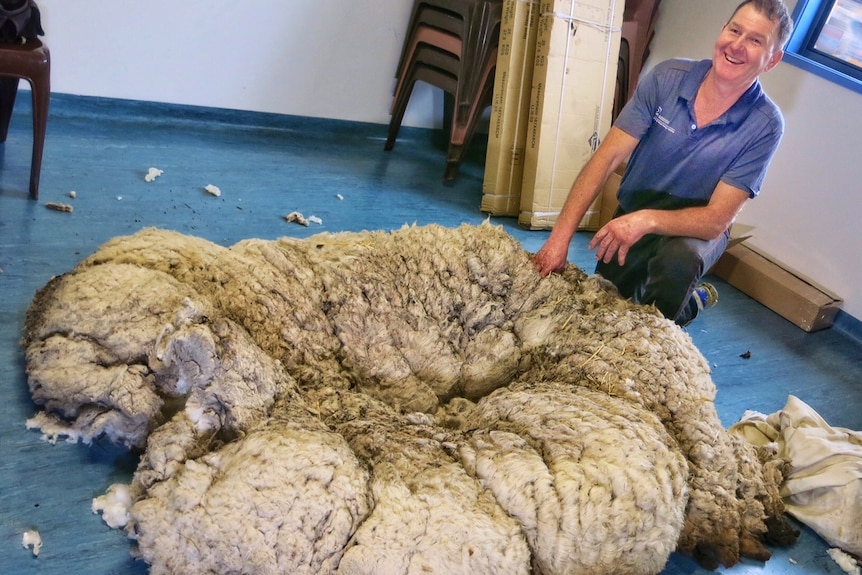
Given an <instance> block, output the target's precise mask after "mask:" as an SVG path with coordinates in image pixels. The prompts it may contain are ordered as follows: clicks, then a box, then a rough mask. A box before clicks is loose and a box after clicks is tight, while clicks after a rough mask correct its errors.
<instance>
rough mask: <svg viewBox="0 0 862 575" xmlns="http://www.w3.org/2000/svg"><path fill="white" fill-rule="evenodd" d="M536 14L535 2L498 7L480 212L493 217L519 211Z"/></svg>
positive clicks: (513, 0) (509, 0)
mask: <svg viewBox="0 0 862 575" xmlns="http://www.w3.org/2000/svg"><path fill="white" fill-rule="evenodd" d="M538 11H539V1H538V0H505V1H504V2H503V15H502V19H501V22H500V41H499V46H498V49H497V70H496V73H495V74H496V75H495V77H494V98H493V102H492V104H491V117H490V123H489V129H488V149H487V152H486V156H485V177H484V180H483V182H482V204H481V206H480V209H481V210H482V211H483V212H488V213H490V214H491V215H494V216H517V215H518V212H519V210H520V208H521V180H522V177H523V174H524V141H525V139H526V135H527V118H528V115H529V111H530V90H531V88H532V78H533V60H534V57H535V53H536V30H537V23H538Z"/></svg>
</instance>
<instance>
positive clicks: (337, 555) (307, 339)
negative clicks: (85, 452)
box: [23, 224, 793, 575]
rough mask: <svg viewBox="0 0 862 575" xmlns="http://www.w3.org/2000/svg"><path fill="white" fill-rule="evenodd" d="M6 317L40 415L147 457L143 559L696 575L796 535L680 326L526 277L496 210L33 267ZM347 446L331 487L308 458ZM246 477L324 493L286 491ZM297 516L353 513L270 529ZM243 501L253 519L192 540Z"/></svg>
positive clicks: (771, 474)
mask: <svg viewBox="0 0 862 575" xmlns="http://www.w3.org/2000/svg"><path fill="white" fill-rule="evenodd" d="M25 327H26V329H25V337H24V340H23V345H24V347H25V353H26V358H27V370H28V375H29V382H30V387H31V392H32V394H33V397H34V399H35V400H36V401H37V402H39V403H40V404H42V405H44V406H45V410H46V412H48V413H49V414H50V415H51V416H52V417H54V418H55V419H56V420H57V421H58V422H59V423H61V424H62V423H65V424H66V425H68V426H69V429H70V430H72V429H74V430H76V431H77V432H78V433H81V434H83V435H84V436H85V437H86V436H88V435H89V436H95V435H99V434H105V435H108V436H109V437H111V438H112V439H113V440H115V441H118V442H123V443H126V444H128V445H136V446H143V445H144V444H146V450H145V453H144V455H143V457H142V459H141V463H140V466H139V469H138V471H137V473H136V475H135V478H134V481H133V483H132V486H131V493H132V494H133V497H134V498H135V505H134V507H133V509H132V511H131V522H130V525H129V526H128V529H130V531H131V532H133V533H135V534H136V535H137V537H138V538H139V539H138V545H139V546H140V548H141V553H142V555H143V556H144V557H145V559H146V560H147V561H148V562H149V563H151V564H152V565H153V568H154V570H156V569H157V568H158V569H159V570H161V571H158V572H182V571H184V570H186V571H189V570H191V571H195V570H200V569H199V567H200V566H201V565H206V566H207V567H206V568H207V569H209V570H211V571H212V572H230V566H231V565H235V564H236V563H235V561H237V560H238V559H237V557H239V556H240V555H241V556H242V557H247V558H254V561H255V562H256V563H255V565H258V564H259V565H260V566H261V567H260V568H259V570H258V572H261V573H265V572H268V571H267V569H271V568H276V569H281V568H282V566H284V565H287V564H288V563H289V564H290V565H291V566H292V568H295V569H296V570H295V571H293V572H301V571H300V570H301V569H311V568H312V567H311V566H314V567H315V568H317V569H320V572H321V573H326V572H329V573H335V572H344V573H346V572H351V573H354V572H360V573H361V572H377V573H380V572H385V573H413V572H425V571H424V570H425V568H426V567H428V568H430V567H433V566H435V565H436V566H438V568H439V565H442V564H443V563H441V561H443V560H444V556H445V557H446V558H448V559H447V560H448V561H449V562H448V563H446V564H445V565H446V569H445V571H446V572H448V573H458V572H465V573H466V572H471V573H501V572H507V573H519V572H525V569H527V565H528V564H529V563H531V565H532V568H533V570H534V573H544V574H548V575H550V574H556V573H573V574H574V573H620V574H627V573H645V574H646V573H654V572H657V571H658V570H660V568H661V566H662V565H663V564H664V562H665V561H666V560H667V556H668V554H669V553H670V551H671V550H672V549H674V548H675V547H676V548H677V549H678V550H679V551H682V552H684V553H688V554H692V555H693V556H694V557H695V558H697V559H698V560H699V561H700V562H701V563H702V564H704V565H706V566H708V567H715V566H717V565H718V564H719V563H723V564H725V565H728V566H729V565H732V564H734V563H736V562H737V561H738V559H739V557H740V554H743V555H746V556H751V557H756V558H758V559H765V558H767V557H768V552H767V551H766V549H765V548H764V547H763V544H762V541H763V540H764V538H767V537H769V538H771V540H772V541H773V542H776V543H790V542H792V539H793V534H792V532H791V531H790V530H789V529H787V527H786V524H785V523H784V520H783V507H782V504H781V501H780V498H779V497H778V496H777V493H778V491H777V486H778V485H779V484H780V482H781V466H780V463H781V462H776V461H775V460H774V458H773V456H772V455H771V454H769V453H767V452H763V451H761V452H758V451H755V450H754V448H752V447H750V446H748V445H746V444H744V443H742V442H734V441H733V440H732V439H731V438H730V437H729V435H728V434H727V433H726V431H725V430H724V429H723V428H722V426H721V423H720V420H719V419H718V416H717V414H716V412H715V406H714V404H713V399H714V396H715V387H714V385H713V384H712V381H711V378H710V375H709V367H708V365H707V364H706V362H705V360H704V359H703V357H702V356H701V354H700V353H699V352H698V351H697V349H696V348H695V347H694V345H693V344H692V342H691V340H690V338H689V337H688V336H687V335H686V334H685V332H683V331H682V330H680V329H679V328H677V327H676V326H675V325H673V324H672V323H671V322H669V321H667V320H665V319H664V318H662V317H661V316H660V315H659V314H658V312H657V311H655V310H654V309H651V308H647V307H640V306H634V305H632V304H630V303H628V302H626V301H623V300H622V299H620V298H619V297H618V296H617V295H616V293H615V291H614V290H613V289H612V288H610V287H609V286H608V284H606V282H604V281H603V280H601V279H600V278H597V277H588V276H587V275H586V274H584V273H583V272H581V271H580V270H578V269H576V268H574V267H572V268H570V269H569V270H567V271H566V273H565V274H562V275H552V276H550V277H548V278H541V277H540V276H539V275H538V274H537V273H536V272H535V271H534V270H533V268H532V266H531V264H530V262H529V254H527V253H526V252H524V251H523V249H522V248H521V247H520V246H519V245H518V243H517V242H516V241H514V240H513V239H512V238H511V237H510V236H508V235H507V234H506V233H505V232H503V231H502V229H500V228H496V227H493V226H491V225H489V224H484V225H481V226H462V227H460V228H457V229H447V228H443V227H440V226H426V227H415V226H414V227H405V228H402V229H400V230H397V231H393V232H364V233H342V234H333V235H329V234H321V235H318V236H314V237H312V238H309V239H307V240H291V239H281V240H277V241H263V240H247V241H244V242H240V243H239V244H236V245H235V246H232V247H231V248H223V247H219V246H217V245H215V244H212V243H209V242H206V241H204V240H201V239H199V238H193V237H189V236H185V235H181V234H177V233H173V232H167V231H162V230H144V231H142V232H139V233H137V234H135V235H132V236H128V237H119V238H115V239H114V240H111V241H110V242H108V243H107V244H105V245H104V246H103V247H102V248H100V249H99V250H98V251H97V252H96V253H95V254H93V255H92V256H91V257H89V258H87V259H86V260H85V261H83V262H81V264H79V265H78V266H77V267H76V268H75V269H74V270H72V271H71V272H70V273H69V274H66V275H65V276H62V277H59V278H55V279H54V280H52V282H50V283H49V285H48V286H46V287H45V288H44V289H43V290H42V291H41V292H40V293H39V294H38V295H37V297H36V298H35V299H34V302H33V304H32V305H31V307H30V310H29V311H28V318H27V322H26V326H25ZM495 390H496V391H495ZM333 406H334V407H333ZM384 406H385V409H384ZM507 406H508V407H507ZM421 412H425V414H426V415H421ZM417 413H420V414H417ZM432 413H436V415H434V416H432V415H430V414H432ZM267 441H272V442H273V450H272V452H269V451H268V450H266V449H264V448H263V447H262V446H263V444H264V442H267ZM345 449H347V452H345V451H344V450H345ZM288 453H290V454H291V455H290V456H288ZM345 453H352V456H353V457H355V458H356V460H355V462H354V463H348V464H347V466H346V469H345V471H344V481H343V482H342V483H339V485H342V486H343V485H349V486H350V488H349V489H343V488H342V487H337V486H336V485H335V484H333V483H332V482H331V481H329V482H328V481H327V480H324V479H322V478H321V476H320V475H319V474H317V473H316V471H314V470H313V468H314V466H315V465H317V463H318V459H319V460H320V461H324V462H325V461H334V459H332V458H333V457H336V456H335V454H339V455H338V457H341V458H342V459H344V460H345V461H348V460H349V457H348V456H347V455H345ZM282 459H283V460H282ZM233 461H242V462H243V463H242V464H241V465H240V464H234V463H231V462H233ZM264 462H266V464H264ZM326 465H328V464H326ZM250 469H256V470H258V473H259V474H261V475H262V477H264V479H262V481H263V482H264V483H263V484H261V485H256V484H255V483H254V476H253V475H252V474H250V472H248V470H250ZM267 469H279V470H282V475H285V474H286V475H285V477H286V476H289V477H293V478H299V477H309V476H313V477H314V478H316V479H315V480H316V481H318V482H317V483H314V484H313V487H309V489H308V493H307V496H305V497H303V496H302V495H301V494H299V491H297V489H298V488H294V487H292V486H293V485H294V483H288V482H285V481H283V479H282V475H279V476H278V477H269V476H268V475H267V474H266V473H265V470H267ZM362 473H369V475H368V476H367V477H364V476H363V475H362ZM309 474H311V475H309ZM363 477H364V478H363ZM531 477H532V478H535V481H534V482H531V481H530V480H529V479H528V478H531ZM216 479H218V481H216ZM360 484H361V485H362V487H359V485H360ZM298 485H300V486H301V485H304V483H302V482H300V483H298ZM228 486H229V488H228ZM363 490H364V491H363ZM261 494H263V495H261ZM366 497H367V498H368V501H369V502H370V503H368V504H367V507H368V508H367V510H366V509H365V507H363V504H361V501H363V498H366ZM271 499H274V500H275V503H274V505H275V507H274V509H276V511H275V512H272V511H271V509H270V507H269V506H268V505H267V504H264V503H265V501H268V500H271ZM249 501H254V502H255V505H254V506H253V507H249ZM315 502H317V503H315ZM299 503H301V504H302V505H299ZM315 505H317V506H318V507H319V508H321V509H322V508H331V509H344V510H349V511H345V513H346V515H344V514H342V515H344V517H347V515H349V516H350V520H346V519H344V518H343V517H342V519H344V520H343V521H341V522H340V523H339V524H338V525H339V526H338V528H337V529H335V528H332V529H330V530H324V531H325V533H321V532H318V531H315V530H314V529H311V530H309V529H308V528H307V526H305V525H306V524H300V523H297V522H295V521H294V522H293V523H292V524H290V523H288V526H287V527H284V524H283V523H281V522H280V521H281V520H280V517H282V516H284V517H285V518H287V517H292V516H293V515H292V513H293V509H294V507H295V506H298V507H297V509H299V508H303V509H304V507H302V506H311V507H310V508H309V509H306V512H308V513H312V515H313V509H316V507H315ZM177 506H181V507H182V508H183V509H184V510H185V511H186V512H188V513H180V512H179V511H178V510H177ZM240 516H242V517H243V518H244V519H246V520H247V521H248V522H250V524H252V525H254V526H255V533H251V532H250V531H249V532H247V533H246V532H245V531H243V532H242V533H233V532H231V533H228V532H226V531H225V528H222V527H218V526H216V525H203V526H201V527H199V528H195V527H194V524H196V523H197V522H205V521H206V520H212V519H211V518H213V517H219V518H220V522H221V524H222V525H230V524H232V523H233V522H235V521H238V520H239V519H238V518H239V517H240ZM319 517H320V518H321V519H320V520H321V521H322V520H324V519H323V517H324V516H323V515H320V516H319ZM459 519H460V520H461V522H459ZM270 523H274V524H273V525H271V524H270ZM290 525H292V527H290ZM464 525H472V526H474V533H471V531H470V530H469V529H468V528H466V527H464ZM291 529H293V530H294V531H293V532H292V531H291ZM171 534H173V535H174V536H176V535H178V534H182V537H178V538H177V537H175V539H174V543H173V546H171V545H169V541H170V536H171ZM317 536H320V537H321V541H320V543H319V544H316V545H315V544H314V543H313V542H312V539H313V538H314V537H317ZM471 537H472V539H471ZM237 538H239V539H237ZM179 539H182V543H181V542H179ZM339 541H340V542H341V543H338V542H339ZM291 542H292V543H291ZM300 542H301V543H300ZM384 542H396V543H393V545H392V547H386V546H384ZM186 543H188V545H187V547H186V548H183V549H178V548H177V547H176V546H177V545H186ZM306 545H308V546H309V547H306ZM339 545H341V546H342V547H341V548H339V549H338V550H337V551H336V550H335V549H336V548H338V547H339ZM527 546H528V547H529V553H530V554H531V555H532V557H531V559H529V560H528V559H526V551H524V550H525V549H527ZM258 547H262V548H260V549H258ZM204 549H206V553H204V552H203V551H204ZM309 549H310V550H309ZM342 551H343V558H342V555H341V554H342ZM237 553H239V554H240V555H237ZM174 557H177V558H176V559H175V558H174ZM340 561H343V562H344V567H343V568H342V567H340V566H339V562H340ZM348 565H349V567H348ZM272 566H275V567H272Z"/></svg>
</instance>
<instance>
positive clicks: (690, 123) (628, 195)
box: [615, 59, 784, 211]
mask: <svg viewBox="0 0 862 575" xmlns="http://www.w3.org/2000/svg"><path fill="white" fill-rule="evenodd" d="M711 66H712V62H711V61H710V60H700V61H694V60H684V59H675V60H668V61H665V62H662V63H660V64H658V65H656V66H655V67H654V68H653V69H652V70H650V71H649V72H647V73H646V74H645V75H643V76H641V78H640V81H639V82H638V85H637V89H636V90H635V94H634V96H633V97H632V99H631V100H630V101H629V102H628V103H627V104H626V106H625V107H624V108H623V110H622V111H621V112H620V115H619V117H618V118H617V120H616V122H615V126H616V127H618V128H620V129H621V130H623V131H624V132H626V133H628V134H630V135H631V136H634V137H635V138H638V139H639V143H638V145H637V147H636V148H635V150H634V152H633V153H632V156H631V158H630V159H629V162H628V166H627V168H626V172H625V175H624V176H623V179H622V181H621V183H620V189H619V193H618V195H617V197H618V199H619V202H620V206H621V207H622V208H623V209H624V210H626V211H633V210H635V209H639V208H644V207H663V208H671V209H672V208H676V207H683V206H686V205H705V204H706V203H707V202H708V201H709V198H710V197H711V196H712V192H713V191H714V190H715V187H716V185H718V182H719V181H722V182H725V183H727V184H729V185H731V186H733V187H736V188H739V189H741V190H744V191H746V192H748V194H749V197H752V198H753V197H755V196H756V195H757V194H758V193H760V186H761V184H762V183H763V178H764V176H765V174H766V169H767V167H768V166H769V162H770V160H771V159H772V156H773V154H774V153H775V150H776V149H777V148H778V143H779V142H780V140H781V136H782V135H783V133H784V118H783V117H782V115H781V111H780V110H779V109H778V106H776V105H775V103H774V102H773V101H772V100H771V99H769V97H768V96H767V95H766V94H765V93H764V92H763V89H762V88H761V87H760V82H759V81H756V82H755V83H754V84H753V85H752V86H751V87H750V88H749V89H748V90H747V91H746V92H745V93H744V94H743V95H742V96H741V97H740V98H739V100H737V102H736V103H735V104H734V105H733V106H732V107H731V108H730V109H729V110H728V111H727V112H725V113H724V114H723V115H722V116H721V117H719V118H718V119H717V120H715V121H714V122H712V123H711V124H709V125H707V126H704V127H702V128H700V129H698V127H697V122H696V120H695V115H694V98H695V95H696V94H697V90H698V88H699V87H700V84H701V82H702V81H703V79H704V77H705V76H706V73H707V72H708V71H709V69H710V67H711ZM650 192H652V193H650Z"/></svg>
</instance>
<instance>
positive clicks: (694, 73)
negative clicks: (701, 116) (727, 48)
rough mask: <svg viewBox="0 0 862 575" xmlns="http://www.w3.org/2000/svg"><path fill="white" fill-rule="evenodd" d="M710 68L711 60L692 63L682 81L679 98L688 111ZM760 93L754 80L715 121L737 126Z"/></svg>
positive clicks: (757, 83)
mask: <svg viewBox="0 0 862 575" xmlns="http://www.w3.org/2000/svg"><path fill="white" fill-rule="evenodd" d="M711 67H712V60H699V61H697V62H695V63H694V65H693V66H692V67H691V70H689V72H688V74H687V75H686V77H685V79H684V80H683V81H682V86H681V88H680V97H681V98H683V99H684V100H685V101H686V102H688V104H689V108H690V109H693V108H691V107H692V106H694V97H695V96H696V95H697V89H698V88H699V87H700V84H701V82H703V79H704V78H705V77H706V73H707V72H709V69H710V68H711ZM762 93H763V89H762V88H761V87H760V80H755V81H754V83H753V84H752V85H751V86H749V87H748V90H746V91H745V92H744V93H743V94H742V96H740V97H739V99H738V100H737V101H736V103H735V104H733V106H731V107H730V109H729V110H728V111H727V112H725V113H724V114H722V115H721V117H720V118H719V119H718V120H717V121H718V122H722V123H729V124H737V123H739V122H741V121H742V120H744V119H745V118H746V117H747V116H748V114H749V113H750V112H751V110H752V109H753V108H754V106H755V104H756V103H757V101H758V99H759V98H760V96H761V94H762Z"/></svg>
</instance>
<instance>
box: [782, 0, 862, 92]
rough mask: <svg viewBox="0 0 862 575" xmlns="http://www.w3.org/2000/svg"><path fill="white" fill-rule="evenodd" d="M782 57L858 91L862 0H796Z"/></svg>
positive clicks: (860, 89) (861, 79)
mask: <svg viewBox="0 0 862 575" xmlns="http://www.w3.org/2000/svg"><path fill="white" fill-rule="evenodd" d="M793 21H794V30H793V34H792V35H791V36H790V40H788V42H787V46H786V47H785V55H784V60H785V61H786V62H789V63H791V64H794V65H796V66H799V67H800V68H803V69H805V70H807V71H809V72H812V73H814V74H817V75H818V76H821V77H823V78H826V79H828V80H830V81H832V82H835V83H837V84H840V85H842V86H844V87H846V88H849V89H851V90H854V91H856V92H859V93H860V94H862V0H799V2H797V4H796V8H795V10H794V11H793Z"/></svg>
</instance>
